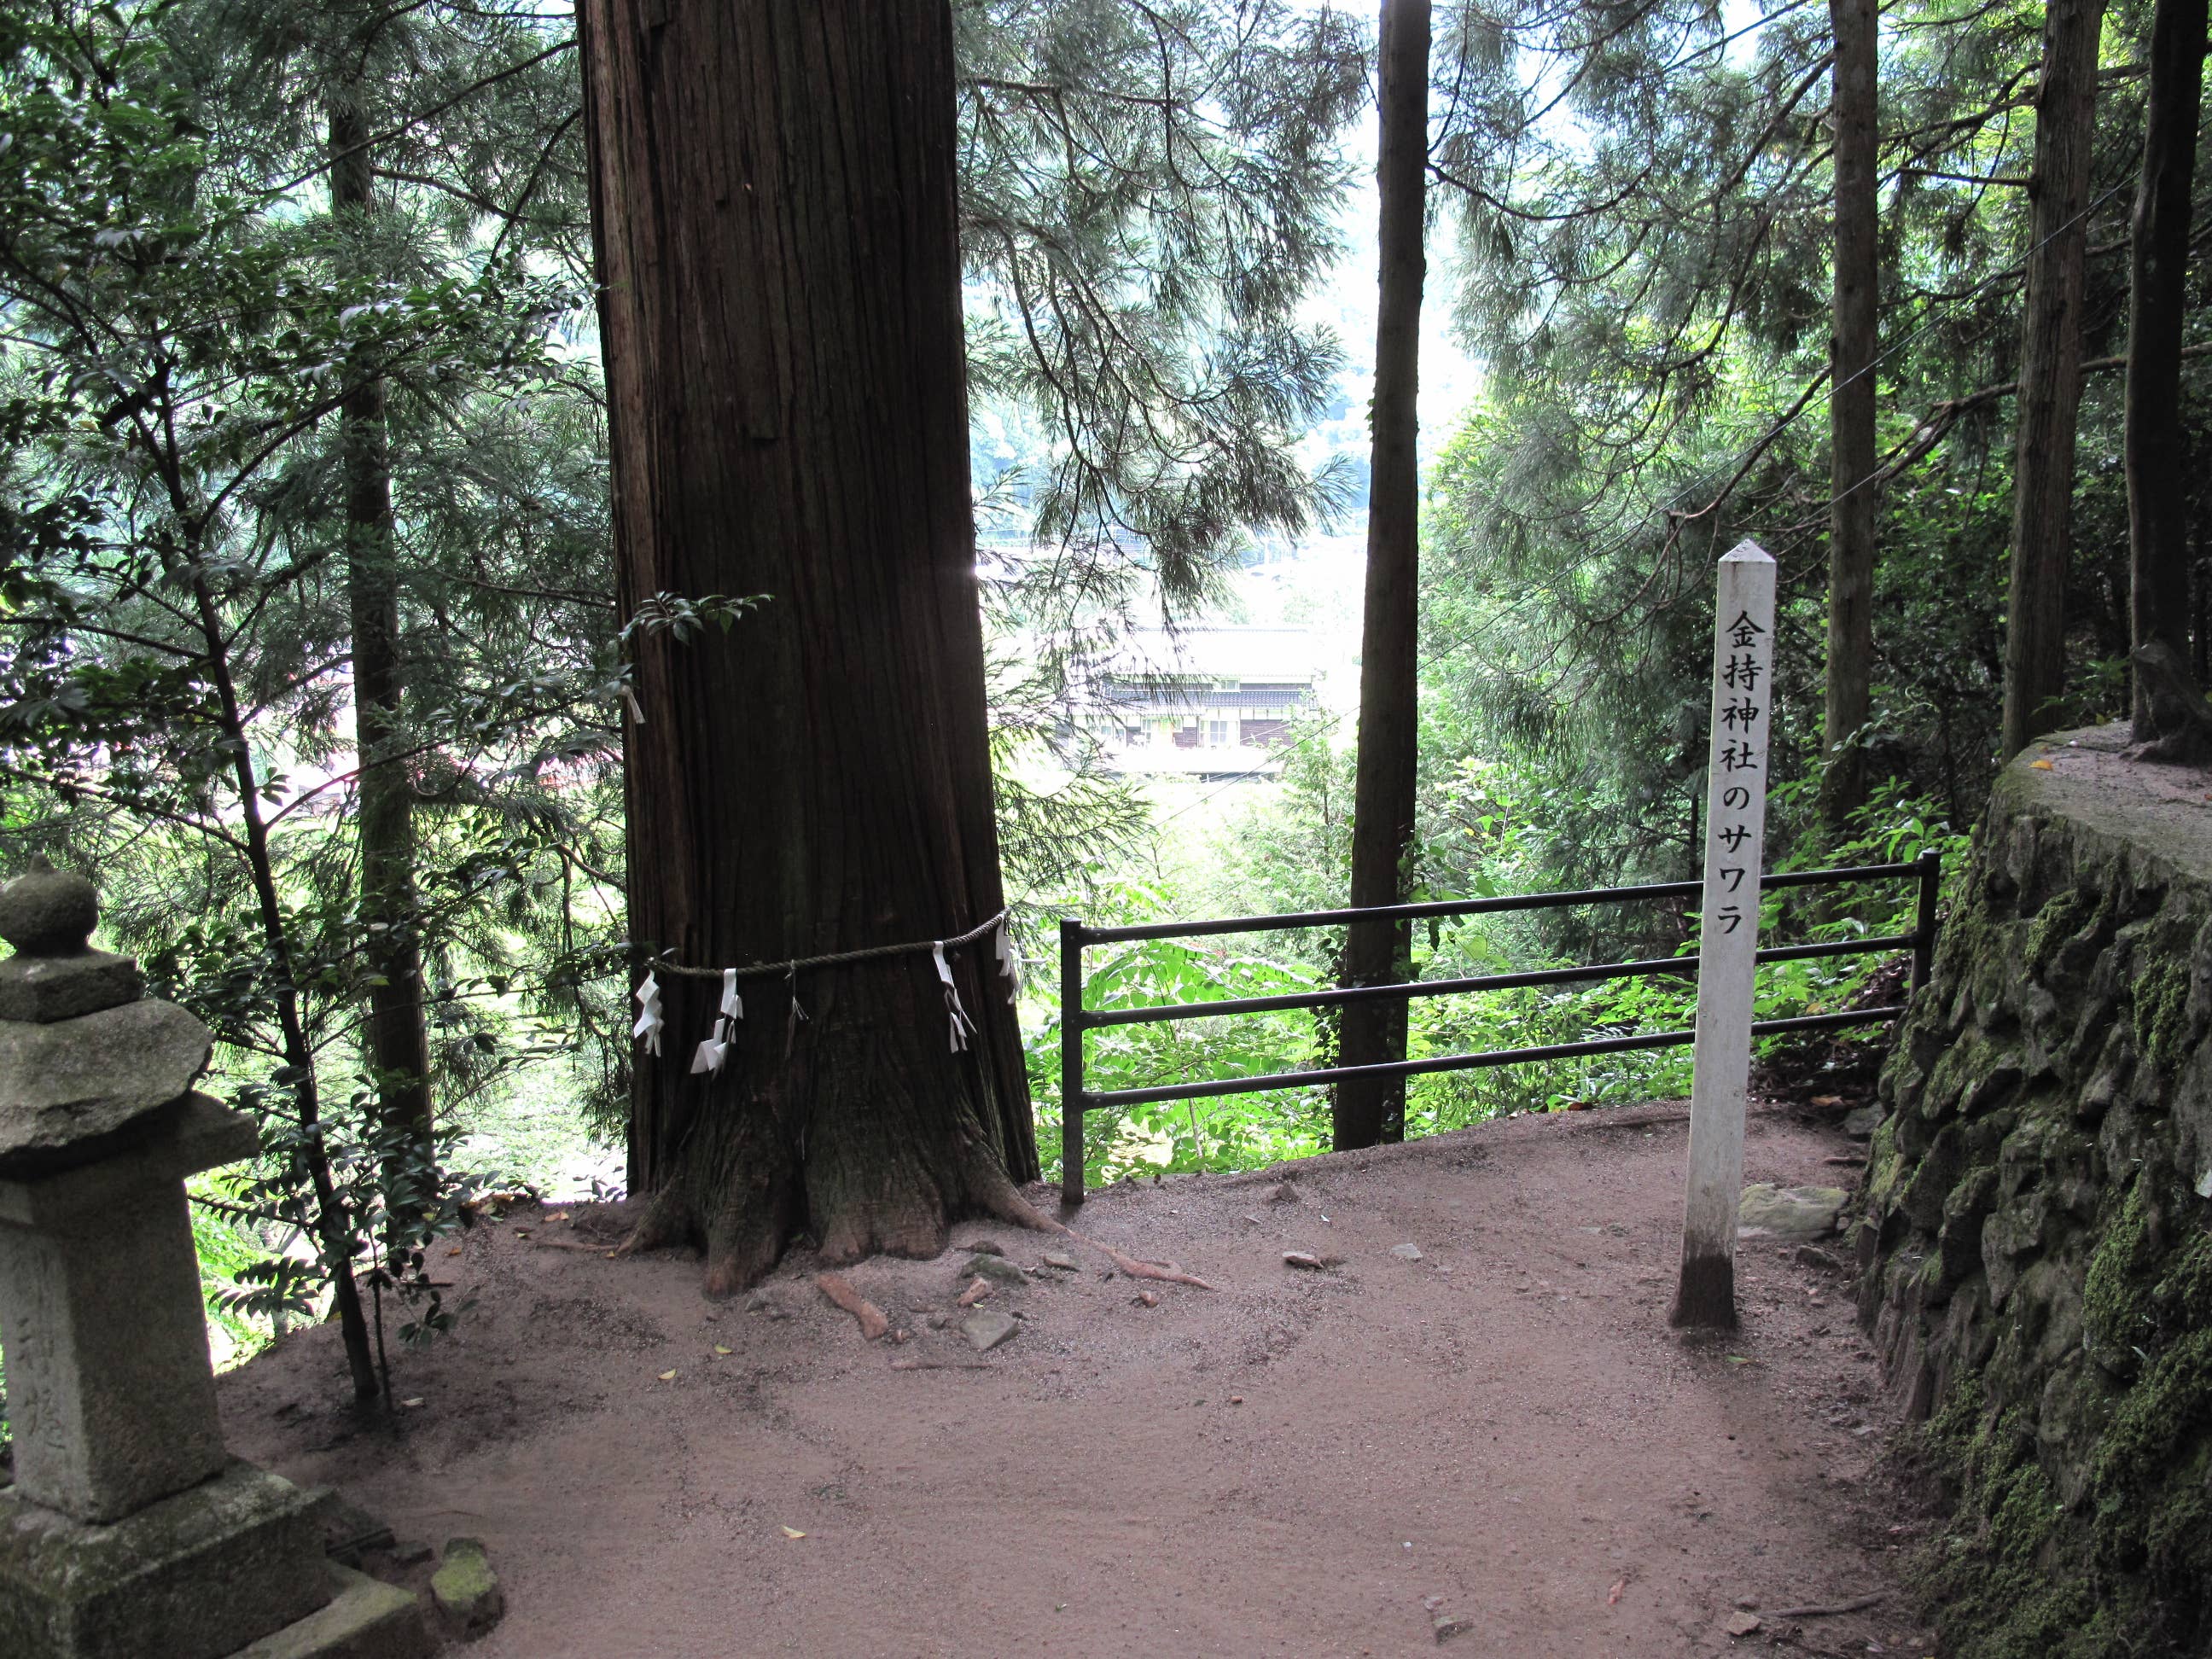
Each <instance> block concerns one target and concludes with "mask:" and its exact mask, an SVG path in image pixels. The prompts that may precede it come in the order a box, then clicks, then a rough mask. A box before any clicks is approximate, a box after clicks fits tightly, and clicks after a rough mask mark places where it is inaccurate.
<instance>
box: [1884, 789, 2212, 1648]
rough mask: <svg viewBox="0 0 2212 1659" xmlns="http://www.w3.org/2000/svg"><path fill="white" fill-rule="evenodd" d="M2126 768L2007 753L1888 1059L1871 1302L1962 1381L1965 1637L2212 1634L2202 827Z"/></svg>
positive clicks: (2056, 1641) (1944, 1590)
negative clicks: (2121, 783) (2122, 778)
mask: <svg viewBox="0 0 2212 1659" xmlns="http://www.w3.org/2000/svg"><path fill="white" fill-rule="evenodd" d="M2124 793H2125V792H2114V791H2112V790H2111V789H2109V788H2106V789H2102V790H2100V791H2095V792H2090V791H2082V790H2075V791H2074V793H2067V791H2066V790H2065V789H2063V788H2061V787H2059V786H2058V785H2057V784H2054V783H2053V782H2052V781H2051V777H2050V776H2049V775H2045V774H2038V773H2025V774H2024V773H2023V771H2022V769H2021V767H2019V766H2015V768H2013V769H2009V770H2008V773H2007V774H2006V776H2005V779H2004V781H2002V784H2001V785H2000V787H1999V788H1998V790H1997V792H1996V794H1995V795H1994V796H1993V798H1992V801H1991V806H1990V817H1989V820H1988V822H1987V823H1986V824H1985V826H1984V831H1983V834H1982V836H1981V838H1980V841H1979V843H1978V852H1977V855H1976V866H1975V868H1974V871H1973V872H1972V874H1971V875H1970V877H1969V878H1968V880H1967V881H1966V883H1965V884H1964V887H1963V893H1964V898H1963V900H1962V902H1961V903H1960V906H1959V908H1958V911H1957V913H1956V914H1955V915H1954V916H1953V917H1952V918H1951V919H1950V920H1949V921H1947V923H1946V938H1945V940H1944V945H1943V950H1942V956H1941V966H1940V968H1939V971H1938V975H1937V978H1936V983H1935V984H1934V985H1933V986H1931V987H1929V988H1930V992H1931V993H1932V994H1933V996H1931V998H1930V1000H1929V1001H1927V1002H1925V1003H1923V1004H1921V1005H1919V1006H1916V1007H1915V1008H1914V1010H1913V1011H1912V1014H1911V1017H1910V1018H1909V1020H1908V1024H1907V1026H1906V1030H1905V1033H1904V1036H1905V1042H1902V1043H1900V1045H1899V1053H1898V1054H1897V1055H1896V1057H1895V1058H1893V1060H1892V1062H1891V1064H1890V1066H1889V1067H1888V1068H1887V1070H1886V1072H1885V1075H1884V1078H1883V1080H1882V1092H1883V1097H1884V1100H1885V1102H1886V1103H1887V1104H1888V1105H1889V1107H1890V1108H1891V1115H1890V1119H1889V1125H1894V1126H1895V1127H1894V1129H1893V1132H1891V1133H1887V1135H1886V1136H1885V1137H1884V1138H1882V1139H1877V1141H1876V1143H1875V1146H1874V1147H1873V1148H1872V1149H1871V1157H1870V1160H1869V1181H1868V1184H1867V1187H1866V1189H1865V1192H1864V1194H1863V1204H1864V1211H1863V1213H1864V1217H1865V1220H1864V1223H1863V1231H1862V1235H1861V1237H1862V1238H1863V1241H1864V1242H1863V1250H1864V1252H1865V1260H1866V1261H1867V1262H1868V1266H1867V1268H1866V1277H1865V1279H1864V1282H1863V1284H1862V1285H1861V1288H1860V1297H1859V1305H1860V1312H1861V1317H1862V1319H1863V1322H1865V1324H1866V1326H1867V1328H1868V1329H1869V1333H1870V1334H1875V1335H1876V1336H1877V1338H1878V1340H1880V1342H1881V1346H1883V1348H1884V1349H1885V1351H1886V1352H1887V1353H1888V1354H1889V1355H1890V1356H1891V1357H1892V1360H1893V1363H1895V1364H1909V1365H1911V1366H1915V1367H1918V1368H1919V1370H1918V1372H1917V1375H1916V1376H1907V1377H1904V1378H1900V1379H1899V1381H1900V1383H1902V1384H1903V1385H1904V1388H1905V1393H1906V1395H1907V1397H1908V1398H1916V1399H1919V1400H1922V1401H1925V1400H1926V1399H1927V1397H1928V1396H1927V1390H1928V1389H1929V1388H1931V1387H1932V1386H1933V1385H1934V1383H1935V1380H1936V1378H1938V1377H1942V1378H1945V1379H1948V1382H1947V1385H1946V1386H1947V1388H1948V1393H1947V1395H1946V1396H1945V1398H1944V1400H1943V1401H1942V1402H1940V1404H1941V1410H1940V1411H1939V1412H1938V1413H1937V1415H1936V1418H1935V1419H1933V1420H1932V1421H1931V1422H1930V1423H1929V1425H1927V1428H1926V1431H1925V1434H1926V1450H1927V1452H1928V1454H1929V1462H1930V1466H1931V1467H1932V1468H1934V1469H1935V1470H1936V1472H1937V1473H1938V1474H1939V1477H1940V1479H1941V1481H1942V1485H1943V1486H1945V1487H1946V1488H1947V1490H1948V1493H1949V1495H1950V1496H1951V1497H1952V1498H1954V1513H1953V1516H1952V1519H1951V1522H1950V1523H1949V1526H1948V1530H1947V1532H1946V1534H1945V1535H1944V1537H1943V1538H1942V1541H1940V1543H1939V1544H1938V1545H1937V1546H1936V1547H1933V1548H1932V1549H1931V1550H1930V1551H1929V1553H1928V1555H1927V1557H1926V1559H1924V1560H1923V1562H1922V1563H1921V1564H1920V1568H1919V1577H1920V1579H1921V1583H1922V1584H1923V1588H1924V1589H1926V1591H1927V1593H1928V1595H1929V1599H1930V1601H1931V1602H1932V1603H1933V1604H1934V1612H1935V1616H1936V1621H1937V1623H1938V1625H1939V1626H1940V1628H1941V1630H1942V1638H1943V1651H1944V1652H1945V1653H1946V1655H1947V1656H1953V1655H1954V1656H1956V1659H2122V1656H2129V1659H2151V1656H2158V1659H2175V1656H2184V1655H2186V1656H2190V1659H2212V1206H2207V1204H2206V1203H2205V1202H2204V1199H2205V1196H2206V1194H2205V1193H2204V1191H2203V1188H2202V1186H2200V1184H2199V1183H2200V1182H2202V1180H2203V1170H2202V1162H2201V1152H2199V1151H2198V1150H2197V1148H2198V1147H2199V1146H2200V1137H2201V1136H2202V1135H2203V1134H2204V1133H2207V1131H2206V1130H2205V1129H2204V1128H2203V1127H2202V1125H2203V1124H2204V1123H2205V1122H2206V1121H2212V1120H2208V1116H2207V1107H2206V1105H2205V1100H2206V1097H2207V1096H2206V1091H2207V1089H2208V1081H2207V1079H2208V1078H2212V1052H2208V1050H2212V1035H2208V1030H2209V1029H2212V974H2208V976H2207V980H2206V988H2205V989H2202V990H2198V991H2197V992H2196V1001H2197V1007H2196V1008H2195V1010H2194V1012H2192V1009H2191V995H2192V985H2193V983H2194V980H2193V977H2192V975H2193V969H2192V963H2196V962H2197V960H2199V958H2200V956H2203V955H2212V944H2208V942H2212V823H2205V822H2199V818H2201V817H2203V815H2201V814H2199V815H2198V816H2197V817H2190V818H2186V819H2182V818H2179V817H2176V814H2175V813H2174V812H2170V811H2166V808H2165V807H2164V806H2162V805H2157V803H2155V802H2151V803H2148V804H2144V803H2137V802H2134V801H2133V800H2132V799H2118V798H2117V796H2118V795H2124ZM1962 987H1966V994H1962ZM1908 1048H1909V1052H1907V1050H1908ZM1888 1127H1889V1126H1888V1125H1886V1126H1885V1128H1886V1129H1887V1128H1888Z"/></svg>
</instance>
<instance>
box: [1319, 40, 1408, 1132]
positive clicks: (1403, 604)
mask: <svg viewBox="0 0 2212 1659" xmlns="http://www.w3.org/2000/svg"><path fill="white" fill-rule="evenodd" d="M1376 101H1377V104H1378V105H1379V106H1380V111H1381V115H1382V130H1383V131H1382V158H1381V161H1380V162H1379V164H1378V165H1377V167H1376V185H1377V186H1378V188H1379V191H1380V194H1381V197H1382V214H1381V223H1380V226H1379V228H1378V230H1379V234H1378V240H1379V242H1380V244H1381V250H1382V259H1381V278H1380V280H1381V283H1382V292H1381V295H1380V298H1379V301H1378V304H1377V308H1376V325H1375V404H1374V408H1373V410H1372V411H1371V413H1370V430H1371V433H1372V438H1373V443H1374V450H1373V464H1372V477H1371V479H1370V483H1369V486H1368V498H1367V602H1366V615H1365V618H1364V623H1363V625H1362V627H1361V629H1360V639H1359V763H1358V775H1357V776H1356V778H1355V779H1354V781H1353V786H1352V903H1353V904H1354V905H1375V904H1397V903H1400V902H1403V900H1404V897H1405V888H1406V880H1407V864H1408V854H1409V853H1410V851H1411V849H1412V847H1413V787H1414V772H1415V766H1416V762H1417V759H1418V751H1419V743H1418V732H1419V722H1418V715H1419V702H1418V699H1419V690H1420V674H1419V659H1418V656H1417V652H1416V645H1417V632H1418V628H1419V580H1420V542H1419V507H1420V481H1419V458H1418V456H1417V455H1416V453H1415V450H1414V441H1415V437H1416V435H1417V432H1418V429H1419V422H1418V420H1417V417H1416V410H1415V399H1416V396H1417V393H1418V392H1419V385H1420V349H1421V347H1420V334H1421V283H1422V279H1423V277H1424V276H1425V275H1426V271H1427V259H1426V254H1425V249H1424V246H1423V244H1424V240H1425V238H1424V231H1425V205H1424V204H1425V185H1426V182H1427V170H1428V161H1429V0H1383V40H1382V67H1381V76H1380V82H1379V85H1378V89H1377V93H1376ZM1412 974H1413V950H1412V933H1411V930H1410V928H1408V927H1407V925H1406V924H1404V923H1402V922H1400V923H1395V924H1394V923H1389V922H1368V923H1362V924H1358V925H1355V926H1354V927H1352V928H1350V929H1349V930H1348V932H1347V933H1346V939H1345V946H1344V979H1343V982H1344V983H1345V984H1346V986H1353V985H1388V984H1393V983H1403V982H1404V981H1406V980H1407V979H1408V978H1410V977H1411V976H1412ZM1338 1030H1339V1033H1340V1043H1339V1048H1338V1052H1339V1057H1340V1063H1341V1064H1343V1065H1346V1066H1365V1065H1373V1064H1376V1063H1378V1062H1381V1061H1385V1060H1403V1059H1404V1058H1405V1057H1406V1004H1405V1002H1404V1001H1403V1000H1401V999H1397V998H1390V999H1387V1000H1380V1001H1370V1002H1352V1003H1346V1004H1345V1005H1344V1009H1343V1016H1342V1019H1341V1022H1340V1024H1339V1027H1338ZM1405 1125H1406V1085H1405V1080H1404V1079H1402V1078H1396V1079H1383V1080H1380V1081H1377V1080H1376V1079H1364V1078H1363V1079H1349V1080H1346V1081H1345V1082H1342V1083H1340V1084H1338V1085H1337V1086H1336V1099H1335V1106H1334V1125H1333V1127H1334V1144H1335V1145H1336V1146H1337V1147H1338V1149H1339V1150H1342V1149H1344V1148H1346V1147H1352V1146H1373V1145H1375V1144H1376V1141H1378V1140H1399V1139H1403V1138H1404V1135H1405Z"/></svg>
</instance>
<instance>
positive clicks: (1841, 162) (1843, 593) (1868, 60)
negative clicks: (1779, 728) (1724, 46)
mask: <svg viewBox="0 0 2212 1659" xmlns="http://www.w3.org/2000/svg"><path fill="white" fill-rule="evenodd" d="M1828 10H1829V15H1830V16H1831V18H1832V21H1833V24H1834V27H1835V36H1836V63H1835V70H1834V80H1835V94H1834V108H1835V120H1836V161H1835V179H1836V185H1835V188H1836V204H1835V212H1836V252H1835V261H1836V265H1835V343H1834V356H1833V358H1832V371H1831V378H1830V381H1829V384H1830V386H1831V387H1832V391H1831V393H1830V396H1829V400H1828V419H1829V435H1830V447H1829V453H1830V459H1829V472H1828V479H1829V490H1828V493H1829V495H1830V496H1831V498H1832V505H1831V506H1830V507H1829V519H1828V665H1827V695H1826V710H1825V717H1824V719H1823V720H1822V730H1821V746H1822V748H1823V749H1824V750H1826V757H1827V769H1826V772H1825V773H1824V774H1823V775H1822V776H1821V780H1820V817H1821V820H1822V822H1823V823H1825V824H1826V828H1827V830H1828V833H1829V834H1830V836H1832V837H1834V838H1835V839H1837V840H1839V841H1840V840H1842V839H1843V838H1844V836H1847V835H1848V834H1849V833H1850V817H1851V814H1852V813H1853V812H1855V811H1857V810H1858V809H1859V808H1860V807H1861V806H1862V805H1864V804H1865V802H1866V790H1867V766H1866V750H1865V748H1864V746H1863V743H1862V742H1861V740H1860V738H1861V733H1862V730H1863V727H1864V726H1865V725H1866V723H1867V717H1868V715H1869V714H1870V713H1871V712H1872V709H1873V695H1872V686H1873V679H1872V671H1873V666H1874V564H1875V508H1876V507H1877V506H1878V505H1879V501H1878V498H1877V494H1876V491H1875V486H1874V484H1873V483H1872V482H1871V480H1872V479H1873V477H1874V475H1875V466H1876V461H1875V395H1874V394H1875V374H1874V360H1875V297H1876V295H1875V283H1876V277H1877V275H1878V266H1877V258H1878V253H1877V246H1876V240H1875V238H1876V234H1877V231H1878V228H1879V225H1878V221H1877V218H1876V214H1875V113H1876V107H1877V106H1876V94H1875V0H1829V6H1828Z"/></svg>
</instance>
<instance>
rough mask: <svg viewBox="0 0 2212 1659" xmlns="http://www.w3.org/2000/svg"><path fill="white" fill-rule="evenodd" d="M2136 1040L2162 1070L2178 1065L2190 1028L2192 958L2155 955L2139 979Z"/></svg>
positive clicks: (2173, 1068) (2138, 976)
mask: <svg viewBox="0 0 2212 1659" xmlns="http://www.w3.org/2000/svg"><path fill="white" fill-rule="evenodd" d="M2134 1000H2135V1028H2136V1042H2137V1043H2138V1044H2139V1045H2140V1046H2141V1048H2142V1052H2143V1056H2144V1058H2145V1059H2146V1060H2148V1061H2149V1062H2150V1063H2151V1064H2152V1065H2154V1066H2157V1067H2159V1068H2160V1070H2161V1071H2172V1070H2175V1069H2178V1068H2179V1065H2180V1063H2181V1061H2182V1060H2183V1059H2184V1058H2185V1055H2184V1054H2183V1052H2182V1050H2183V1047H2184V1044H2185V1041H2186V1038H2187V1035H2188V1031H2189V959H2188V958H2187V957H2185V956H2178V955H2177V956H2154V957H2151V958H2150V959H2149V960H2148V961H2147V962H2145V963H2142V968H2141V971H2140V972H2139V973H2138V974H2137V975H2136V981H2135V999H2134Z"/></svg>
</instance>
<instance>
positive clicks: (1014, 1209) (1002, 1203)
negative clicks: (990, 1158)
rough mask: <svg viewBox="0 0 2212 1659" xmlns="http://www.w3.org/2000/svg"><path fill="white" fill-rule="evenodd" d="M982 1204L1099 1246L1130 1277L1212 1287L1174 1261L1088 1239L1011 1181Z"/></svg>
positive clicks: (1027, 1224)
mask: <svg viewBox="0 0 2212 1659" xmlns="http://www.w3.org/2000/svg"><path fill="white" fill-rule="evenodd" d="M982 1207H984V1210H987V1212H988V1214H995V1217H998V1218H1000V1221H1011V1224H1013V1225H1018V1228H1029V1230H1030V1232H1057V1234H1060V1237H1061V1239H1073V1241H1075V1243H1079V1245H1084V1248H1088V1249H1097V1252H1099V1255H1102V1256H1106V1261H1110V1263H1113V1265H1115V1267H1117V1270H1121V1272H1124V1274H1128V1276H1130V1279H1157V1281H1159V1283H1164V1285H1197V1287H1199V1290H1212V1285H1207V1283H1206V1281H1203V1279H1199V1276H1197V1274H1186V1272H1183V1270H1182V1267H1179V1265H1175V1263H1172V1261H1144V1259H1141V1256H1128V1255H1124V1252H1119V1249H1115V1248H1113V1245H1110V1243H1099V1241H1097V1239H1086V1237H1084V1234H1079V1232H1078V1230H1075V1228H1071V1225H1066V1224H1064V1221H1055V1218H1053V1217H1048V1214H1044V1212H1042V1210H1037V1207H1036V1206H1033V1203H1029V1201H1026V1199H1022V1194H1020V1192H1015V1188H1013V1183H1011V1182H1000V1190H998V1192H987V1194H984V1206H982Z"/></svg>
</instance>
